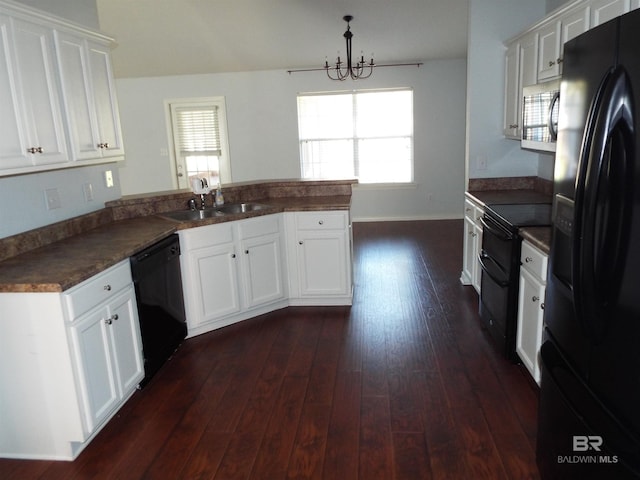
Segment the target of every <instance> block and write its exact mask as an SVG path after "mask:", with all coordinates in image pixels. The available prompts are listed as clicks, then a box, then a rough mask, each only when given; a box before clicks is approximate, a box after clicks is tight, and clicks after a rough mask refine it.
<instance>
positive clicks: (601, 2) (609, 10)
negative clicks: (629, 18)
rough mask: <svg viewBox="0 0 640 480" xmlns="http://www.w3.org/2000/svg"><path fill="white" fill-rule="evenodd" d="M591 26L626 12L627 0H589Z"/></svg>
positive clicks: (628, 5)
mask: <svg viewBox="0 0 640 480" xmlns="http://www.w3.org/2000/svg"><path fill="white" fill-rule="evenodd" d="M589 4H590V5H591V28H593V27H597V26H598V25H602V24H603V23H605V22H608V21H609V20H611V19H613V18H616V17H618V16H620V15H623V14H625V13H627V12H628V11H629V9H630V3H629V0H591V1H590V2H589Z"/></svg>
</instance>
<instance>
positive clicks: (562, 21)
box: [503, 0, 640, 139]
mask: <svg viewBox="0 0 640 480" xmlns="http://www.w3.org/2000/svg"><path fill="white" fill-rule="evenodd" d="M637 8H640V0H574V1H573V2H569V3H567V4H566V5H564V6H562V7H560V8H559V9H557V10H555V11H553V12H552V13H550V14H549V16H548V17H546V18H544V19H543V20H541V21H540V22H538V23H537V24H535V25H533V26H532V27H530V28H529V29H527V30H526V31H524V32H522V33H521V34H520V35H518V36H517V37H514V38H512V39H511V40H509V41H508V42H507V43H506V47H507V51H506V54H505V90H504V99H505V100H504V101H505V103H504V125H503V133H504V136H505V137H507V138H513V139H520V133H521V132H520V128H521V125H520V124H521V123H522V122H521V118H520V116H521V114H522V106H521V103H522V88H523V87H526V86H527V85H533V84H536V83H540V82H544V81H547V80H551V79H554V78H557V77H559V76H560V75H562V61H563V58H562V55H563V51H564V44H565V43H566V42H568V41H569V40H572V39H574V38H575V37H577V36H578V35H580V34H582V33H584V32H586V31H587V30H589V29H590V28H594V27H597V26H598V25H600V24H602V23H605V22H607V21H609V20H611V19H613V18H615V17H618V16H620V15H624V14H625V13H627V12H629V11H631V10H635V9H637Z"/></svg>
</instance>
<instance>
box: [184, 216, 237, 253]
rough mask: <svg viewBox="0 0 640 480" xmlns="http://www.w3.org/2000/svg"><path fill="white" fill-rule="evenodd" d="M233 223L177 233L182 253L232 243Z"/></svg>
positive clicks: (206, 226) (189, 229)
mask: <svg viewBox="0 0 640 480" xmlns="http://www.w3.org/2000/svg"><path fill="white" fill-rule="evenodd" d="M234 223H235V222H225V223H218V224H214V225H205V226H203V227H195V228H188V229H185V230H180V231H178V235H179V236H180V246H181V248H182V250H183V251H187V250H195V249H198V248H205V247H210V246H212V245H223V244H225V243H231V242H233V230H232V228H233V224H234Z"/></svg>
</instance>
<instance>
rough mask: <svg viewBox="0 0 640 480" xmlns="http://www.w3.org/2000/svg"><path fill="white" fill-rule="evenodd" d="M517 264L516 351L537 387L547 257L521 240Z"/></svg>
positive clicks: (538, 381)
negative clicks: (519, 263)
mask: <svg viewBox="0 0 640 480" xmlns="http://www.w3.org/2000/svg"><path fill="white" fill-rule="evenodd" d="M520 261H521V264H522V266H521V268H520V284H519V290H518V320H517V330H516V352H517V353H518V356H519V357H520V360H522V363H523V365H524V366H525V367H526V368H527V370H528V371H529V373H530V374H531V376H532V377H533V379H534V380H535V381H536V383H538V385H539V384H540V362H539V358H538V357H539V352H540V344H541V343H542V330H543V309H544V294H545V285H546V278H547V255H546V254H544V253H543V252H542V251H540V250H539V249H537V248H536V247H534V246H533V245H532V244H530V243H529V242H527V241H523V242H522V252H521V256H520Z"/></svg>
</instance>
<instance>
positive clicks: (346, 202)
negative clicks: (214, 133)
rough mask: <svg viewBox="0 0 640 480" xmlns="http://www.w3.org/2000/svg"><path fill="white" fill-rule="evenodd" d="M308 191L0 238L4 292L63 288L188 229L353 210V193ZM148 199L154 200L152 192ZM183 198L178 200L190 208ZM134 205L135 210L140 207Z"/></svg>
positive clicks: (107, 215) (89, 219) (86, 219)
mask: <svg viewBox="0 0 640 480" xmlns="http://www.w3.org/2000/svg"><path fill="white" fill-rule="evenodd" d="M291 183H294V182H291ZM309 183H310V184H311V182H309ZM318 183H319V182H315V183H313V184H312V185H313V186H315V185H316V184H318ZM327 183H330V182H327ZM334 183H338V182H334ZM343 183H344V182H343ZM303 185H304V186H307V184H306V183H305V184H303ZM325 186H326V184H325ZM331 186H332V185H329V187H331ZM348 186H349V189H350V187H351V185H350V184H348ZM305 192H308V190H300V192H299V193H300V196H291V197H285V196H282V197H276V198H269V197H268V198H266V199H264V200H262V201H261V202H260V203H265V204H268V205H269V206H270V207H271V208H267V209H264V210H261V211H257V212H250V213H244V214H234V215H223V216H218V217H214V218H211V219H205V220H198V221H190V222H179V221H177V220H173V219H170V218H167V217H163V216H162V214H161V213H149V212H146V211H144V209H143V208H141V209H140V212H139V213H140V214H139V215H136V216H132V217H131V218H123V219H122V218H118V217H117V216H116V215H114V214H113V213H112V209H111V208H110V207H109V208H106V209H104V210H101V211H98V212H94V213H92V214H88V215H84V216H81V217H76V218H74V219H70V220H68V221H63V222H59V223H58V224H54V225H50V226H47V227H42V228H40V229H36V230H32V231H29V232H25V233H23V234H18V235H15V236H13V237H9V238H5V239H0V247H1V249H3V250H5V251H9V252H10V255H6V256H4V257H3V258H2V260H1V261H0V292H63V291H65V290H67V289H69V288H71V287H73V286H75V285H77V284H79V283H80V282H82V281H84V280H86V279H88V278H90V277H92V276H94V275H96V274H98V273H100V272H102V271H103V270H105V269H107V268H109V267H111V266H113V265H115V264H116V263H118V262H120V261H122V260H124V259H126V258H128V257H130V256H131V255H133V254H135V253H137V252H139V251H140V250H142V249H144V248H146V247H148V246H150V245H152V244H153V243H155V242H157V241H159V240H161V239H162V238H164V237H166V236H168V235H171V234H172V233H174V232H176V231H177V230H180V229H184V228H192V227H199V226H203V225H208V224H211V223H220V222H228V221H234V220H240V219H243V218H249V217H254V216H259V215H267V214H271V213H277V212H284V211H317V210H348V209H349V208H350V206H351V195H327V196H322V195H315V196H304V194H305ZM349 192H350V190H349ZM296 193H297V192H296ZM338 193H343V192H342V191H340V192H338ZM181 195H183V194H181ZM145 198H147V200H148V203H153V202H152V201H151V200H149V196H145ZM158 198H159V199H161V200H162V198H163V197H162V196H159V197H158ZM180 199H181V202H180V203H179V205H180V206H181V208H185V207H186V204H185V202H184V201H182V197H180ZM129 201H130V200H129ZM252 201H253V200H252ZM114 203H115V202H114ZM132 203H134V202H132ZM156 203H158V202H156ZM227 203H231V202H227ZM129 208H130V209H132V210H131V211H133V210H134V209H135V208H136V207H135V205H133V206H132V207H129ZM128 214H131V213H130V212H128ZM25 245H26V247H25Z"/></svg>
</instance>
